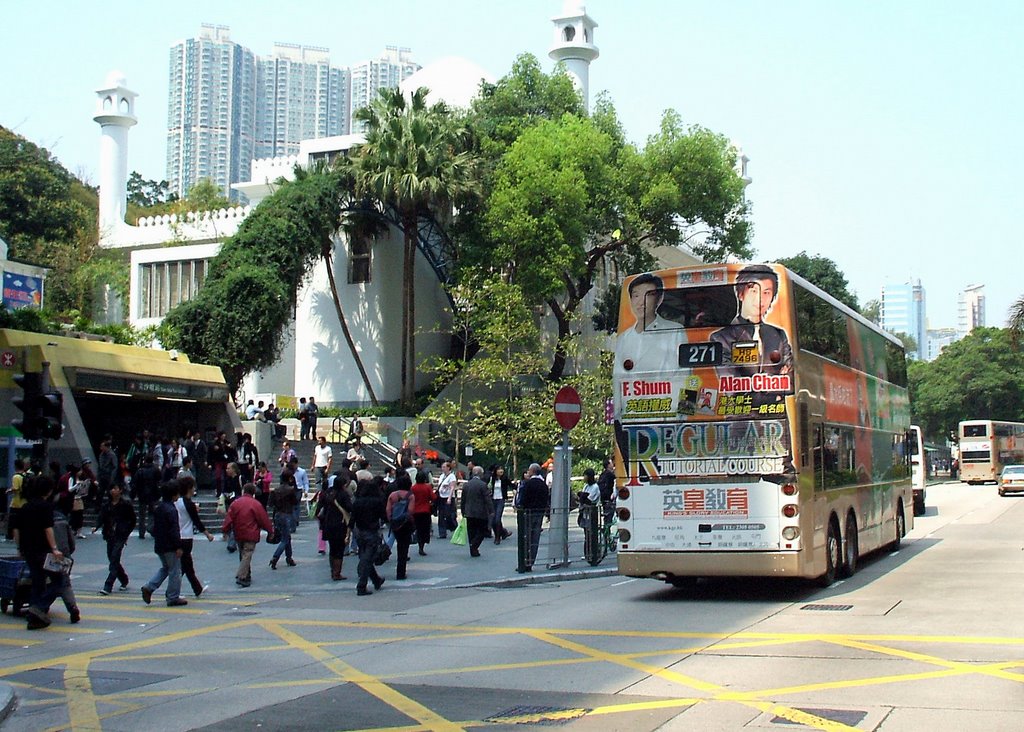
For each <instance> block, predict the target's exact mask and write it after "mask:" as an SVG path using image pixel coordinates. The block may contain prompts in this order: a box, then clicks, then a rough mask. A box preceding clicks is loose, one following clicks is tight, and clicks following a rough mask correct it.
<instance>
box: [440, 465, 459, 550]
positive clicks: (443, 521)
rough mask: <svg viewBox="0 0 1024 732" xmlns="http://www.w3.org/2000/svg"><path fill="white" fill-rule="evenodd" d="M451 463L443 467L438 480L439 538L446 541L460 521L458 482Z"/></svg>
mask: <svg viewBox="0 0 1024 732" xmlns="http://www.w3.org/2000/svg"><path fill="white" fill-rule="evenodd" d="M457 480H458V479H457V478H456V476H455V473H454V472H453V471H452V465H451V463H447V462H446V463H443V464H442V465H441V477H440V478H438V479H437V538H438V539H444V538H446V537H447V536H448V532H449V531H454V530H455V527H456V526H457V523H458V519H457V517H456V515H455V485H456V482H457Z"/></svg>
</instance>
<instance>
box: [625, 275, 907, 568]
mask: <svg viewBox="0 0 1024 732" xmlns="http://www.w3.org/2000/svg"><path fill="white" fill-rule="evenodd" d="M613 379H614V384H613V388H614V398H613V411H614V422H615V456H616V471H617V476H618V507H617V513H618V516H617V518H618V527H619V553H618V567H619V572H620V573H622V574H624V575H628V576H631V577H651V578H655V579H659V580H663V581H665V582H669V583H671V584H674V585H677V586H684V585H686V584H688V583H690V582H692V581H693V578H696V577H709V576H729V575H731V576H757V575H760V576H792V577H805V578H819V579H820V580H821V581H822V582H823V583H825V584H830V583H831V582H832V581H833V580H834V579H835V577H836V576H837V574H842V575H850V574H853V572H855V571H856V568H857V563H858V560H859V558H860V557H861V556H862V555H864V554H866V553H867V552H870V551H872V550H875V549H878V548H880V547H883V546H886V545H889V546H898V545H899V543H900V541H901V539H902V538H903V536H904V535H905V533H906V531H907V530H908V527H912V526H913V518H912V516H913V508H912V491H911V481H910V446H909V437H908V433H909V427H910V409H909V402H908V398H907V389H906V384H907V369H906V360H905V356H904V352H903V346H902V344H901V343H900V342H899V340H897V339H896V338H894V337H892V336H891V335H889V334H887V333H886V332H884V331H883V330H881V329H879V328H878V327H877V326H875V325H873V324H872V323H871V322H869V321H868V320H866V319H865V318H863V317H862V316H860V315H859V314H857V313H855V312H854V311H853V310H851V309H850V308H848V307H846V306H845V305H843V304H842V303H840V302H839V301H838V300H836V299H835V298H833V297H831V296H829V295H828V294H826V293H825V292H824V291H822V290H821V289H819V288H817V287H815V286H814V285H812V284H811V283H809V282H807V281H806V280H804V279H802V278H801V277H799V276H797V275H796V274H794V273H792V272H789V271H788V270H787V269H786V268H785V267H782V266H780V265H764V264H758V265H742V264H722V265H699V266H693V267H682V268H675V269H666V270H661V271H657V272H649V273H644V274H640V275H633V276H631V277H628V278H627V279H626V281H625V283H624V285H623V294H622V300H621V303H620V309H619V334H618V339H617V343H616V352H615V364H614V368H613Z"/></svg>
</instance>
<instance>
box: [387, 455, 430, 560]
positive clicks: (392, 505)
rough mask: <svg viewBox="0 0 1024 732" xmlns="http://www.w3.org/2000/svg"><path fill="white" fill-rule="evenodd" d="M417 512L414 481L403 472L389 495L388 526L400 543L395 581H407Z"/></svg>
mask: <svg viewBox="0 0 1024 732" xmlns="http://www.w3.org/2000/svg"><path fill="white" fill-rule="evenodd" d="M415 511H416V496H415V494H414V493H413V492H412V481H411V480H409V474H408V473H406V472H404V471H403V472H402V473H400V474H399V475H398V477H397V478H395V482H394V490H393V491H391V493H390V494H389V495H388V500H387V508H386V513H387V517H388V526H389V527H390V528H391V533H392V534H393V535H394V537H395V539H396V541H397V542H398V570H397V572H396V574H395V579H399V580H404V579H405V568H406V565H407V564H408V563H409V544H411V543H412V532H413V529H414V525H413V518H412V517H413V515H414V512H415ZM427 515H428V516H429V515H430V514H427Z"/></svg>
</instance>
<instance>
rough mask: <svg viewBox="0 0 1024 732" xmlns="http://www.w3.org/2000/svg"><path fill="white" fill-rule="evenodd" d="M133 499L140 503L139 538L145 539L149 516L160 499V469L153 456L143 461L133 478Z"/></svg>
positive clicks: (146, 457) (147, 456)
mask: <svg viewBox="0 0 1024 732" xmlns="http://www.w3.org/2000/svg"><path fill="white" fill-rule="evenodd" d="M132 498H134V499H135V500H136V501H138V502H139V538H140V539H145V538H146V529H147V528H148V527H149V524H148V523H147V515H148V514H150V513H152V511H153V508H154V505H155V504H156V502H157V500H159V498H160V468H158V467H157V466H156V464H155V463H154V462H153V456H152V455H146V456H145V457H144V458H143V459H142V467H141V468H139V469H138V470H136V471H135V475H133V476H132ZM150 521H151V519H150Z"/></svg>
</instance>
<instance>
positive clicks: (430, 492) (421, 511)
mask: <svg viewBox="0 0 1024 732" xmlns="http://www.w3.org/2000/svg"><path fill="white" fill-rule="evenodd" d="M402 472H405V471H402ZM412 494H413V495H414V496H416V503H414V504H413V509H412V522H413V526H414V527H415V529H416V543H417V544H419V546H420V556H421V557H425V556H427V552H426V551H424V549H423V547H424V546H426V545H427V544H429V543H430V528H431V526H430V510H431V507H432V506H433V504H434V486H432V485H431V484H430V478H428V477H427V474H426V473H424V472H423V471H422V470H421V471H420V472H418V473H416V482H415V483H414V484H413V486H412Z"/></svg>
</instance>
